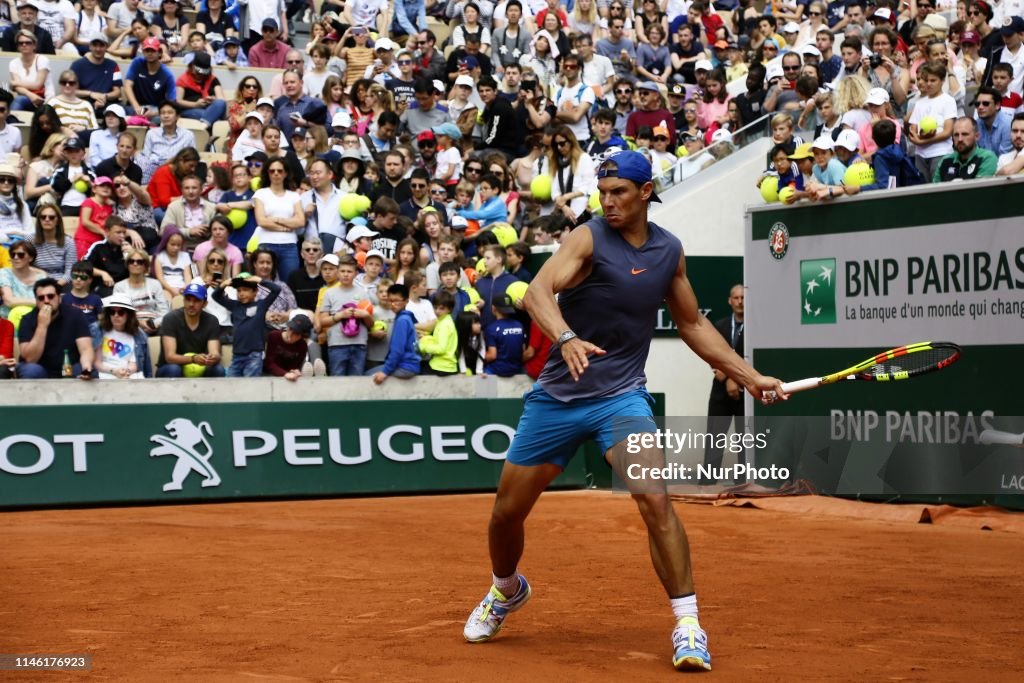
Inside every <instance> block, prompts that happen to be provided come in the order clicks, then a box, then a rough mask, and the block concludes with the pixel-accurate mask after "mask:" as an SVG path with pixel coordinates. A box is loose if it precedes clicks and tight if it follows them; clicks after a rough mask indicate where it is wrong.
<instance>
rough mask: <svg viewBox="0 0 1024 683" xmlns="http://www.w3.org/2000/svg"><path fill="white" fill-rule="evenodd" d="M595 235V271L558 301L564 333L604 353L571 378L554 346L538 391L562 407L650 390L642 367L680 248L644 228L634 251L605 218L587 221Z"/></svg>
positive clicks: (654, 228) (659, 231) (656, 229)
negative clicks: (566, 403) (640, 243)
mask: <svg viewBox="0 0 1024 683" xmlns="http://www.w3.org/2000/svg"><path fill="white" fill-rule="evenodd" d="M586 226H587V227H589V228H590V233H591V235H592V236H593V243H594V254H593V257H592V259H591V263H592V266H593V268H592V270H591V273H590V275H589V276H587V278H586V279H585V280H584V281H583V282H581V283H580V284H579V285H578V286H576V287H573V288H570V289H566V290H563V291H562V292H561V293H560V294H559V295H558V306H559V308H560V309H561V311H562V317H564V318H565V321H566V322H567V323H568V324H569V329H571V330H572V331H573V332H575V333H576V334H577V336H579V338H580V339H582V340H584V341H588V342H590V343H592V344H595V345H597V346H598V347H600V348H602V349H604V350H605V351H606V352H607V353H606V354H605V355H603V356H596V355H595V356H590V357H589V360H590V365H589V367H587V369H586V371H585V372H584V373H583V374H582V375H581V376H580V380H579V382H576V381H574V380H573V378H572V375H570V374H569V368H568V366H567V365H566V363H565V360H564V359H563V358H562V354H561V351H560V350H559V349H557V348H552V350H551V356H550V357H549V358H548V362H547V364H546V365H545V366H544V371H543V372H541V374H540V378H539V379H538V381H539V382H540V385H541V387H542V388H543V389H544V391H546V392H547V393H548V394H550V395H551V396H553V397H554V398H556V399H558V400H560V401H572V400H577V399H590V398H607V397H611V396H618V395H620V394H624V393H626V392H629V391H633V390H634V389H639V388H641V387H644V386H645V385H646V384H647V376H646V375H645V374H644V367H645V365H646V364H647V354H648V352H649V351H650V348H651V339H652V338H653V337H654V327H655V325H656V324H657V319H658V310H659V309H660V308H661V305H662V303H663V302H664V301H665V297H666V295H667V294H668V291H669V287H670V285H671V283H672V279H673V278H674V277H675V274H676V270H677V269H678V267H679V258H680V255H681V254H682V251H683V245H682V243H681V242H680V241H679V239H678V238H677V237H676V236H675V235H673V234H672V233H670V232H668V231H667V230H665V229H664V228H662V227H660V226H658V225H655V224H654V223H651V222H648V223H647V229H648V238H647V242H646V243H644V245H643V246H641V247H639V248H637V247H634V246H633V245H631V244H630V243H629V242H627V241H626V240H625V239H624V238H623V237H622V235H621V234H620V233H619V231H618V230H615V229H614V228H612V227H611V226H610V225H608V221H606V220H605V219H604V218H595V219H593V220H591V221H589V222H587V223H586Z"/></svg>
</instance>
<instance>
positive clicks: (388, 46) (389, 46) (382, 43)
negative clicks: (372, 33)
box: [373, 38, 397, 52]
mask: <svg viewBox="0 0 1024 683" xmlns="http://www.w3.org/2000/svg"><path fill="white" fill-rule="evenodd" d="M396 47H397V45H395V44H394V43H393V42H391V39H390V38H378V39H377V40H376V41H374V43H373V50H374V52H376V51H377V50H394V49H395V48H396Z"/></svg>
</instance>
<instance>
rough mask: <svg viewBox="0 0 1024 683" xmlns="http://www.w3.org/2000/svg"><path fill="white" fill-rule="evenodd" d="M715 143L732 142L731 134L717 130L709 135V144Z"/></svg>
mask: <svg viewBox="0 0 1024 683" xmlns="http://www.w3.org/2000/svg"><path fill="white" fill-rule="evenodd" d="M716 142H732V133H730V132H729V131H727V130H726V129H724V128H719V129H718V130H716V131H715V132H714V133H712V134H711V144H715V143H716Z"/></svg>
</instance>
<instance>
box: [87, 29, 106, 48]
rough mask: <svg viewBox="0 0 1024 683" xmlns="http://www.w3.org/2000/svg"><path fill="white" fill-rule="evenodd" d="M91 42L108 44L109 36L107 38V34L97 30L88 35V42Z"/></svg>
mask: <svg viewBox="0 0 1024 683" xmlns="http://www.w3.org/2000/svg"><path fill="white" fill-rule="evenodd" d="M93 43H103V44H104V45H110V38H107V34H105V33H103V32H102V31H97V32H96V33H93V34H92V35H91V36H89V44H90V45H92V44H93Z"/></svg>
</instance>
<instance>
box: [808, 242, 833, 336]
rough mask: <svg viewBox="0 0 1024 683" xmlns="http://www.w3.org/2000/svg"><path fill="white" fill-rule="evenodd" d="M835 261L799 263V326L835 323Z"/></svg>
mask: <svg viewBox="0 0 1024 683" xmlns="http://www.w3.org/2000/svg"><path fill="white" fill-rule="evenodd" d="M835 272H836V260H835V259H834V258H817V259H808V260H806V261H800V302H801V304H802V306H801V309H800V324H801V325H827V324H832V323H835V321H836V278H835Z"/></svg>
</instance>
